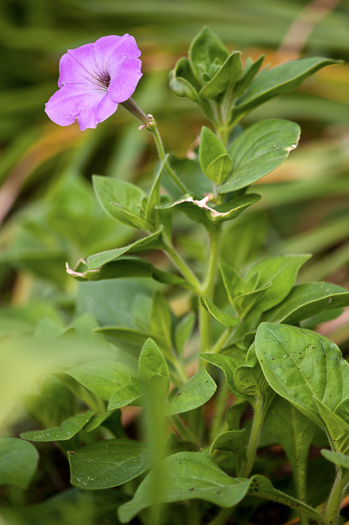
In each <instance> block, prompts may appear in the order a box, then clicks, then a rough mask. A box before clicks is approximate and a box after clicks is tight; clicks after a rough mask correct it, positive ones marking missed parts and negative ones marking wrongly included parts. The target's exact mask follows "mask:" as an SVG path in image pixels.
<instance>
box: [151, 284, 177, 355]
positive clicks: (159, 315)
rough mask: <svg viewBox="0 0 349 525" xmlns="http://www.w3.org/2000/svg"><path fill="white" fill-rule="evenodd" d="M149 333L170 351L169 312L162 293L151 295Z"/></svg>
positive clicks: (170, 322)
mask: <svg viewBox="0 0 349 525" xmlns="http://www.w3.org/2000/svg"><path fill="white" fill-rule="evenodd" d="M150 331H151V333H152V334H154V336H155V337H156V338H157V339H158V340H160V341H163V343H164V344H165V346H166V347H167V348H168V349H171V347H172V338H171V331H172V321H171V311H170V308H169V306H168V303H167V301H166V299H165V297H164V295H163V293H162V292H159V291H158V292H155V293H154V295H153V304H152V308H151V314H150Z"/></svg>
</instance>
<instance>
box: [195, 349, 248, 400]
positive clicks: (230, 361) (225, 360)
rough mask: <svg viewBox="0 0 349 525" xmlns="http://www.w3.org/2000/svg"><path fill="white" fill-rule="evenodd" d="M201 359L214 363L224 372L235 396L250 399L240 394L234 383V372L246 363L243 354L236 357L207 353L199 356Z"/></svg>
mask: <svg viewBox="0 0 349 525" xmlns="http://www.w3.org/2000/svg"><path fill="white" fill-rule="evenodd" d="M199 357H202V359H204V360H205V361H208V362H209V363H212V364H213V365H215V366H218V368H220V369H221V370H223V372H224V374H225V377H226V380H227V385H228V388H229V390H230V391H231V392H232V393H233V394H235V395H236V396H238V397H243V398H244V399H248V396H247V395H245V394H241V393H240V392H239V390H238V389H237V388H236V386H235V382H234V372H235V370H236V369H237V367H238V366H240V365H241V364H242V363H243V362H244V361H245V355H243V356H241V354H237V355H236V356H235V357H234V356H230V355H223V354H211V353H206V354H199Z"/></svg>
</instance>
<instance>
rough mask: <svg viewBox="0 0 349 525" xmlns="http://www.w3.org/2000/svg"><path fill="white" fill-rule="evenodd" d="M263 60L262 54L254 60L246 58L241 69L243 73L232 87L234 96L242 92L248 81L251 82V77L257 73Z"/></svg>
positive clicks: (248, 83)
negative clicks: (233, 87)
mask: <svg viewBox="0 0 349 525" xmlns="http://www.w3.org/2000/svg"><path fill="white" fill-rule="evenodd" d="M263 60H264V55H261V56H260V57H259V58H257V60H256V61H255V62H253V61H252V59H250V60H249V61H248V59H247V60H246V64H245V69H244V71H243V75H242V78H241V80H239V82H238V83H237V84H236V86H235V89H234V94H235V96H236V97H239V96H240V95H242V94H243V92H244V91H245V90H246V89H247V88H248V86H249V85H250V83H251V82H252V80H253V78H254V77H255V76H256V74H257V73H258V71H259V69H260V67H261V65H262V63H263Z"/></svg>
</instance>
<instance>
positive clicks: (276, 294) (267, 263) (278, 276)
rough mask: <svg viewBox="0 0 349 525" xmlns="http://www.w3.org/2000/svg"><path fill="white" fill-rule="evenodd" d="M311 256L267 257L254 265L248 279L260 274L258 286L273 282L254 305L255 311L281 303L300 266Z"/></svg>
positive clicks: (248, 273) (289, 289)
mask: <svg viewBox="0 0 349 525" xmlns="http://www.w3.org/2000/svg"><path fill="white" fill-rule="evenodd" d="M310 257H311V256H310V255H308V254H305V255H287V256H285V257H275V258H273V259H267V260H264V261H261V262H260V263H257V264H256V265H255V266H253V267H252V268H251V269H250V270H249V271H248V272H247V274H246V276H245V280H246V281H249V280H250V279H251V278H253V276H254V275H256V274H258V281H257V286H258V287H261V286H264V285H265V284H267V283H272V286H270V287H269V288H268V290H266V291H265V293H264V294H263V297H262V298H261V299H260V300H259V301H258V303H257V304H256V306H255V307H254V309H253V312H254V313H261V312H263V311H265V310H269V309H270V308H272V307H273V306H275V305H277V304H279V303H281V301H282V300H283V299H285V297H286V296H287V295H288V294H289V292H290V291H291V289H292V287H293V285H294V283H295V281H296V278H297V274H298V271H299V268H300V267H301V266H302V265H303V264H304V263H306V262H307V261H308V260H309V258H310Z"/></svg>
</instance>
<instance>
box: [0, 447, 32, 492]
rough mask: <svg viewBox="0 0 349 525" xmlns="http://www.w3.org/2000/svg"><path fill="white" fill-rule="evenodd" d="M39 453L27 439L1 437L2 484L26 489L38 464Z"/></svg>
mask: <svg viewBox="0 0 349 525" xmlns="http://www.w3.org/2000/svg"><path fill="white" fill-rule="evenodd" d="M38 460H39V454H38V452H37V450H36V448H35V447H34V446H33V445H32V444H31V443H28V442H27V441H23V440H22V439H16V438H5V437H2V438H0V485H13V486H15V487H19V488H21V489H26V488H27V487H28V485H29V484H30V482H31V480H32V478H33V476H34V474H35V471H36V467H37V464H38Z"/></svg>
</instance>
